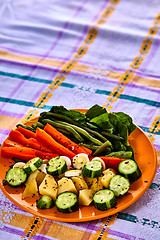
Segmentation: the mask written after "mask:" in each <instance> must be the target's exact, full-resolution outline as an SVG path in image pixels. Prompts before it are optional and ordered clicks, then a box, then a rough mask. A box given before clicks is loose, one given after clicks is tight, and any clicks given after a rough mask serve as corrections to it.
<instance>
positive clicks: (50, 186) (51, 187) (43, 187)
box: [39, 174, 57, 200]
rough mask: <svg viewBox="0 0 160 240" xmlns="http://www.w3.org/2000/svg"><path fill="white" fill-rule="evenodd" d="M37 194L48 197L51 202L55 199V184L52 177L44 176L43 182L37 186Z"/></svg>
mask: <svg viewBox="0 0 160 240" xmlns="http://www.w3.org/2000/svg"><path fill="white" fill-rule="evenodd" d="M39 193H40V194H41V195H48V196H50V197H51V198H53V200H56V197H57V183H56V181H55V179H54V177H53V176H51V175H49V174H46V176H45V178H44V179H43V182H42V183H41V184H40V186H39Z"/></svg>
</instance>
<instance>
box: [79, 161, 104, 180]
mask: <svg viewBox="0 0 160 240" xmlns="http://www.w3.org/2000/svg"><path fill="white" fill-rule="evenodd" d="M101 173H102V163H101V162H100V161H97V160H94V161H90V162H86V164H85V165H84V167H83V169H82V175H83V176H84V177H91V178H97V177H100V176H101Z"/></svg>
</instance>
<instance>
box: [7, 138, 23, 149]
mask: <svg viewBox="0 0 160 240" xmlns="http://www.w3.org/2000/svg"><path fill="white" fill-rule="evenodd" d="M3 146H4V147H24V145H22V144H20V143H17V142H14V141H11V140H9V139H6V140H5V141H4V142H3Z"/></svg>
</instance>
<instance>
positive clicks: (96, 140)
mask: <svg viewBox="0 0 160 240" xmlns="http://www.w3.org/2000/svg"><path fill="white" fill-rule="evenodd" d="M56 123H57V122H56ZM58 123H60V122H58ZM62 124H64V125H66V126H69V127H72V128H73V129H74V130H75V131H77V132H78V133H80V134H81V135H83V136H85V137H86V138H88V139H89V140H90V141H91V142H93V143H94V144H97V145H101V144H102V142H101V141H99V140H98V139H96V138H94V137H92V136H91V135H90V134H89V133H88V132H87V131H85V130H84V129H82V128H80V127H78V126H76V125H73V124H69V123H65V122H62Z"/></svg>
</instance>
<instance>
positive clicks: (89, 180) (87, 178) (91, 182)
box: [85, 177, 97, 188]
mask: <svg viewBox="0 0 160 240" xmlns="http://www.w3.org/2000/svg"><path fill="white" fill-rule="evenodd" d="M85 181H86V183H87V185H88V188H91V186H92V185H94V184H96V183H97V178H90V177H85Z"/></svg>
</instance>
